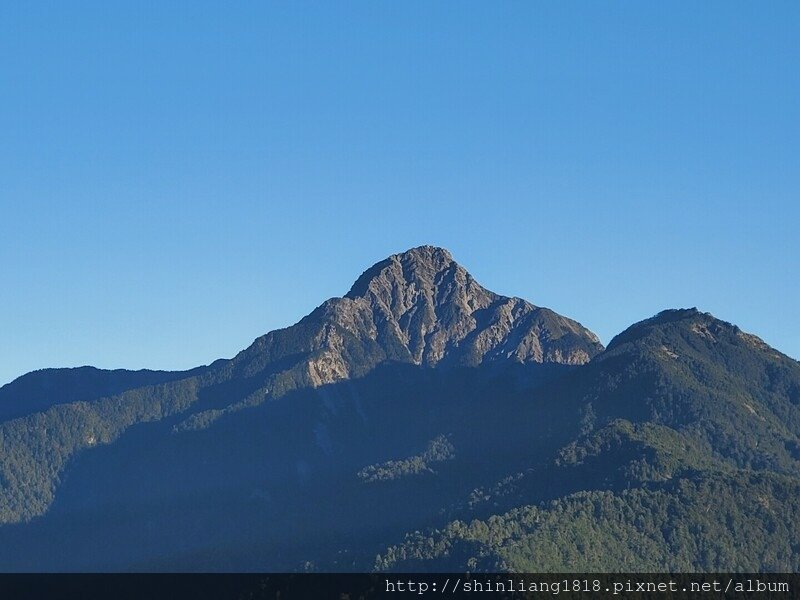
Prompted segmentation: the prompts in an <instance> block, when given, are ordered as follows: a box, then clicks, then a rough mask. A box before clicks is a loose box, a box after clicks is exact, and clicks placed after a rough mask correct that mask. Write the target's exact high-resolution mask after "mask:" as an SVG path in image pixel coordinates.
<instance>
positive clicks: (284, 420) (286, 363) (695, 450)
mask: <svg viewBox="0 0 800 600" xmlns="http://www.w3.org/2000/svg"><path fill="white" fill-rule="evenodd" d="M64 377H65V373H64V372H62V371H58V370H54V371H44V372H37V373H36V374H32V375H28V376H24V377H23V378H20V379H19V380H17V381H16V382H13V383H12V384H9V386H5V387H4V388H2V389H1V390H0V403H1V404H0V405H2V406H9V407H15V410H18V411H19V410H22V412H17V413H8V414H9V415H14V416H13V417H12V416H9V417H4V418H3V421H2V422H1V423H0V522H2V523H3V524H2V525H0V569H2V570H7V571H8V570H10V571H15V570H23V571H30V570H32V571H59V570H109V571H120V570H159V571H161V570H173V571H174V570H190V571H202V570H215V571H218V570H222V571H265V570H266V571H293V570H323V571H342V570H344V571H347V570H370V569H378V570H441V569H470V570H476V569H477V570H480V569H508V570H543V569H544V570H556V571H558V570H583V567H586V568H587V569H588V570H592V569H594V570H601V571H602V570H621V569H628V568H631V569H633V568H635V569H641V570H669V569H677V570H704V569H711V568H715V569H720V570H732V569H750V570H789V571H792V570H798V568H800V546H799V545H798V543H797V540H798V539H800V530H798V525H797V523H798V522H800V519H797V518H796V517H797V516H798V510H800V506H799V505H798V501H797V498H798V497H800V494H797V492H798V491H800V406H798V404H799V403H800V364H798V363H797V362H796V361H794V360H792V359H791V358H789V357H786V356H785V355H783V354H781V353H779V352H777V351H776V350H774V349H772V348H770V347H769V346H768V345H767V344H765V343H764V342H763V341H761V340H760V339H758V338H757V337H755V336H752V335H750V334H746V333H744V332H742V331H740V330H739V329H738V328H737V327H735V326H734V325H731V324H729V323H725V322H723V321H720V320H718V319H716V318H714V317H713V316H711V315H709V314H706V313H701V312H699V311H697V310H696V309H690V310H677V311H665V312H663V313H660V314H659V315H657V316H656V317H654V318H652V319H648V320H646V321H643V322H641V323H637V324H636V325H634V326H632V327H630V328H629V329H627V330H626V331H624V332H623V333H621V334H620V335H618V336H617V337H616V338H615V339H614V340H612V342H611V343H610V344H609V346H608V348H607V349H604V348H603V347H602V345H601V344H600V342H599V340H598V339H597V337H596V336H595V335H594V334H592V333H591V332H590V331H588V330H587V329H586V328H584V327H583V326H582V325H580V324H579V323H577V322H575V321H573V320H570V319H568V318H566V317H563V316H560V315H558V314H557V313H555V312H553V311H551V310H549V309H546V308H540V307H536V306H534V305H532V304H530V303H528V302H525V301H524V300H521V299H518V298H508V297H504V296H500V295H497V294H495V293H493V292H490V291H488V290H486V289H485V288H483V287H482V286H480V285H479V284H478V283H477V282H476V281H475V280H474V279H473V278H472V277H471V276H470V274H469V273H468V272H467V271H466V270H464V268H463V267H461V266H460V265H458V264H457V263H456V262H454V261H453V259H452V257H451V256H450V254H449V253H448V252H447V251H446V250H443V249H440V248H434V247H430V246H423V247H420V248H414V249H412V250H409V251H407V252H404V253H401V254H397V255H393V256H391V257H389V258H388V259H386V260H384V261H381V262H379V263H377V264H376V265H374V266H373V267H371V268H370V269H368V270H367V271H365V272H364V273H363V274H362V275H361V276H360V277H359V278H358V279H357V280H356V282H355V284H354V285H353V286H352V288H351V289H350V291H349V292H348V293H347V294H345V295H344V296H343V297H341V298H333V299H331V300H328V301H326V302H324V303H323V304H322V305H321V306H319V307H318V308H317V309H316V310H314V311H313V312H312V313H311V314H309V315H308V316H307V317H305V318H304V319H302V320H301V321H300V322H298V323H297V324H296V325H293V326H291V327H289V328H286V329H281V330H277V331H273V332H270V333H268V334H266V335H264V336H261V337H259V338H258V339H256V340H255V341H254V343H253V344H252V345H251V346H250V347H249V348H247V349H245V350H243V351H242V352H240V353H239V354H238V355H237V356H235V357H234V358H232V359H230V360H220V361H217V362H215V363H213V364H212V365H210V366H208V367H200V368H198V369H195V370H192V371H188V372H185V373H174V374H165V373H158V374H156V373H153V372H147V373H140V374H138V375H135V376H134V375H131V374H130V373H118V374H116V375H115V376H114V378H113V384H114V386H116V387H112V388H109V387H108V386H109V385H110V384H109V383H108V376H106V375H102V376H101V375H100V374H99V373H95V372H93V371H86V372H85V373H82V374H81V377H82V379H81V380H80V385H74V386H73V387H72V388H69V387H66V388H62V387H61V386H62V385H63V384H61V383H60V381H63V380H64ZM26 378H27V379H26ZM59 378H61V379H59ZM93 378H94V379H97V380H98V381H97V382H94V383H93V381H94V380H93ZM104 378H105V379H104ZM31 382H35V385H34V384H32V383H31ZM104 386H105V387H104ZM127 386H130V387H127ZM43 390H44V391H45V392H46V393H44V394H43V393H42V391H43ZM48 390H52V392H47V391H48ZM76 390H77V391H76ZM21 407H25V408H24V410H23V409H22V408H21ZM3 414H5V413H3ZM712 503H713V506H714V510H713V511H711V510H710V508H709V507H710V506H711V505H712ZM745 539H746V540H747V542H746V543H744V542H742V540H745ZM737 548H738V549H737Z"/></svg>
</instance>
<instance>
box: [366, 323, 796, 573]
mask: <svg viewBox="0 0 800 600" xmlns="http://www.w3.org/2000/svg"><path fill="white" fill-rule="evenodd" d="M541 393H543V394H546V395H548V396H552V397H557V398H570V399H571V400H572V401H573V402H575V406H576V409H577V413H578V414H579V415H580V418H579V421H580V423H581V430H580V433H579V434H578V435H576V436H575V439H574V440H573V441H571V442H570V443H569V444H567V445H565V446H563V447H562V448H560V449H559V450H558V451H557V452H555V453H554V456H553V457H552V460H551V462H550V463H549V464H547V465H545V466H542V467H537V468H531V469H527V470H523V471H521V472H519V473H517V474H515V475H514V476H511V477H509V478H507V479H506V480H505V481H503V482H501V483H500V484H498V485H496V486H494V487H492V488H487V489H485V490H479V491H478V492H477V493H476V494H475V496H474V498H475V499H474V501H473V505H472V507H471V511H468V512H466V513H465V514H464V515H462V516H461V518H460V519H457V520H454V521H451V522H449V523H448V524H447V525H445V526H444V527H440V528H437V529H435V530H431V531H429V532H427V533H413V534H408V535H407V536H406V539H405V540H404V542H402V543H401V544H396V545H393V546H391V547H389V548H388V549H387V550H386V551H385V552H384V553H383V555H381V556H379V558H378V559H377V561H376V565H375V566H376V568H379V569H396V570H404V569H409V570H448V569H453V570H461V569H468V568H471V569H476V568H477V569H488V570H512V571H531V570H542V569H544V570H568V569H572V570H573V571H618V570H626V571H673V572H678V571H684V572H685V571H704V570H705V571H708V570H712V571H713V570H716V571H723V570H724V571H764V570H768V571H786V572H796V571H797V570H798V568H800V519H798V516H800V364H798V362H797V361H795V360H793V359H791V358H789V357H787V356H785V355H783V354H781V353H780V352H778V351H776V350H774V349H773V348H770V347H769V346H768V345H767V344H765V343H764V342H763V341H762V340H760V339H759V338H758V337H756V336H754V335H751V334H748V333H745V332H743V331H741V330H740V329H739V328H738V327H736V326H734V325H731V324H730V323H726V322H724V321H721V320H718V319H716V318H714V317H713V316H712V315H710V314H707V313H701V312H699V311H698V310H696V309H687V310H668V311H664V312H662V313H660V314H658V315H656V316H655V317H653V318H651V319H647V320H645V321H642V322H641V323H637V324H636V325H634V326H632V327H630V328H629V329H627V330H626V331H624V332H623V333H621V334H620V335H618V336H617V337H616V338H614V339H613V340H612V341H611V343H610V344H609V346H608V348H607V349H606V351H605V352H603V353H601V354H600V355H598V356H597V357H596V358H595V359H594V360H593V361H592V362H591V363H590V364H588V365H586V366H585V367H583V368H582V369H581V370H580V371H579V372H574V373H572V374H571V375H570V376H569V377H565V378H562V379H560V380H559V381H557V382H554V383H553V384H552V385H551V386H550V388H549V389H547V390H542V391H541ZM543 484H545V485H547V486H550V487H552V486H559V485H561V486H562V489H561V495H560V497H559V498H556V499H553V500H548V501H546V502H538V503H531V500H535V499H540V498H541V494H540V490H541V487H542V485H543Z"/></svg>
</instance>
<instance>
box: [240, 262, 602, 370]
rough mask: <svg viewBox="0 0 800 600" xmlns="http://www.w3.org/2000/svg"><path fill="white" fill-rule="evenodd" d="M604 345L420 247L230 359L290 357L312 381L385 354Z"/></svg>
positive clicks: (496, 353)
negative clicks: (296, 361) (494, 288)
mask: <svg viewBox="0 0 800 600" xmlns="http://www.w3.org/2000/svg"><path fill="white" fill-rule="evenodd" d="M602 350H603V345H602V344H601V343H600V340H599V339H598V338H597V336H596V335H595V334H594V333H592V332H591V331H589V330H588V329H586V328H585V327H583V326H582V325H581V324H580V323H578V322H576V321H573V320H572V319H568V318H566V317H563V316H561V315H559V314H557V313H555V312H553V311H552V310H550V309H547V308H541V307H537V306H534V305H533V304H531V303H529V302H526V301H525V300H521V299H520V298H509V297H506V296H501V295H499V294H495V293H494V292H491V291H489V290H487V289H486V288H484V287H483V286H481V285H480V284H479V283H478V282H477V281H475V279H474V278H473V277H472V275H470V274H469V273H468V272H467V271H466V269H464V267H462V266H461V265H459V264H458V263H456V262H455V261H454V260H453V258H452V256H451V255H450V253H449V252H448V251H447V250H445V249H443V248H437V247H434V246H420V247H418V248H413V249H411V250H408V251H406V252H402V253H400V254H394V255H392V256H390V257H389V258H387V259H385V260H382V261H380V262H378V263H377V264H375V265H373V266H372V267H370V268H369V269H367V270H366V271H365V272H364V273H363V274H362V275H361V276H360V277H359V278H358V279H357V280H356V282H355V283H354V284H353V286H352V288H351V289H350V291H349V292H348V293H347V294H346V295H345V296H344V297H342V298H332V299H330V300H328V301H326V302H325V303H323V304H322V305H321V306H320V307H318V308H317V309H316V310H314V311H313V312H312V313H311V314H310V315H308V316H307V317H305V318H304V319H303V320H301V321H300V322H299V323H298V324H297V325H295V326H293V327H289V328H288V329H283V330H279V331H275V332H271V333H269V334H267V335H266V336H263V337H262V338H259V339H258V340H256V342H255V344H254V345H253V346H252V347H251V348H249V349H248V350H246V351H245V352H244V353H242V355H240V356H239V357H237V359H235V360H237V361H239V362H242V361H243V362H245V363H247V365H248V366H247V367H245V368H246V370H247V371H248V372H250V373H253V372H256V371H259V370H261V369H262V368H268V367H269V365H271V364H273V363H275V362H276V361H281V360H284V359H286V358H287V357H295V358H297V359H299V360H300V361H302V362H303V363H304V364H305V365H306V366H307V370H308V375H309V377H310V380H311V381H310V383H311V384H312V385H321V384H325V383H332V382H334V381H337V380H340V379H345V378H348V377H351V376H358V375H363V374H364V373H366V372H368V371H369V370H371V369H372V368H374V367H375V366H376V365H378V364H379V363H381V362H383V361H386V360H390V361H396V362H404V363H411V364H416V365H424V366H434V365H438V364H442V365H453V366H476V365H479V364H484V363H487V362H491V361H497V360H505V361H512V362H518V363H556V364H567V365H580V364H584V363H586V362H588V361H589V360H590V359H591V358H592V357H593V356H595V355H596V354H598V353H599V352H601V351H602Z"/></svg>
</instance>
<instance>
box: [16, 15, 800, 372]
mask: <svg viewBox="0 0 800 600" xmlns="http://www.w3.org/2000/svg"><path fill="white" fill-rule="evenodd" d="M23 4H28V6H23ZM798 39H800V4H798V3H796V2H770V3H769V4H767V5H765V4H762V3H757V2H749V3H738V2H702V3H695V2H676V3H662V2H615V3H595V2H585V3H577V2H547V3H533V2H519V3H517V2H502V3H497V2H482V3H472V2H463V1H459V2H392V3H390V2H315V3H300V2H293V3H264V2H253V3H230V2H226V3H222V2H219V3H210V2H199V1H197V2H145V1H139V2H129V3H117V2H96V3H92V2H75V3H64V2H52V3H48V2H37V3H12V2H5V3H2V4H0V90H2V92H1V93H0V208H2V213H1V214H2V219H0V266H1V267H0V268H1V269H2V271H1V272H0V278H1V280H2V285H1V286H0V331H2V342H3V343H2V345H0V383H3V382H6V381H10V380H11V379H13V378H15V377H17V376H19V375H21V374H22V373H24V372H26V371H29V370H32V369H36V368H42V367H49V366H77V365H83V364H93V365H96V366H100V367H129V368H142V367H149V368H187V367H191V366H194V365H197V364H203V363H207V362H210V361H211V360H213V359H215V358H218V357H227V356H231V355H233V354H235V353H236V352H237V351H238V350H239V349H241V348H243V347H245V346H246V345H248V344H249V343H250V342H251V341H252V339H253V338H255V337H256V336H257V335H260V334H261V333H264V332H266V331H269V330H271V329H275V328H278V327H284V326H287V325H290V324H292V323H293V322H295V321H297V320H298V319H299V318H300V317H302V316H303V315H304V314H306V313H308V312H309V311H310V310H312V309H313V308H314V307H315V306H316V305H318V304H319V303H320V302H322V301H323V300H324V299H326V298H328V297H331V296H337V295H341V294H343V293H345V292H346V291H347V289H348V288H349V286H350V284H351V283H352V281H353V280H355V278H356V277H357V276H358V275H359V274H360V273H361V271H362V270H364V269H366V268H367V267H368V266H370V265H371V264H372V263H374V262H376V261H377V260H380V259H382V258H384V257H385V256H387V255H389V254H391V253H394V252H398V251H402V250H405V249H407V248H409V247H412V246H416V245H420V244H424V243H429V244H435V245H440V246H445V247H447V248H449V249H450V250H451V251H452V253H453V254H454V256H455V258H456V259H457V260H458V261H459V262H461V263H462V264H463V265H464V266H465V267H466V268H468V269H469V270H470V271H471V272H472V273H473V275H475V277H476V278H477V279H478V280H479V281H480V282H482V283H483V284H484V285H486V286H487V287H489V288H490V289H492V290H494V291H497V292H500V293H504V294H507V295H516V296H521V297H524V298H526V299H528V300H531V301H532V302H534V303H535V304H539V305H543V306H549V307H551V308H553V309H555V310H557V311H559V312H561V313H563V314H566V315H568V316H571V317H573V318H576V319H578V320H580V321H581V322H583V323H584V324H585V325H586V326H588V327H589V328H591V329H593V330H594V331H596V332H597V333H598V334H599V335H600V336H601V338H602V339H603V341H604V342H606V343H607V342H608V341H609V340H610V339H611V337H613V335H615V334H616V333H618V332H619V331H621V330H622V329H623V328H625V327H626V326H627V325H629V324H630V323H632V322H634V321H637V320H640V319H643V318H646V317H648V316H650V315H652V314H654V313H655V312H657V311H659V310H661V309H664V308H668V307H685V306H698V307H699V308H700V309H702V310H706V311H711V312H713V313H714V314H715V315H716V316H718V317H720V318H723V319H725V320H728V321H732V322H735V323H737V324H738V325H740V326H741V327H742V328H743V329H746V330H748V331H752V332H754V333H756V334H758V335H760V336H761V337H763V338H764V339H765V340H766V341H767V342H769V343H770V344H772V345H774V346H776V347H777V348H779V349H780V350H783V351H784V352H786V353H788V354H790V355H792V356H794V357H795V358H800V319H798V318H797V307H798V306H800V282H799V280H800V278H798V264H799V263H800V260H798V259H800V236H798V234H797V225H798V220H799V219H798V217H800V208H798V199H799V198H798V195H799V192H800V147H799V146H800V143H799V142H798V140H800V116H798V106H800V76H798V73H800V44H798V43H797V40H798Z"/></svg>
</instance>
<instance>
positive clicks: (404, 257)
mask: <svg viewBox="0 0 800 600" xmlns="http://www.w3.org/2000/svg"><path fill="white" fill-rule="evenodd" d="M404 263H405V264H407V265H408V264H412V265H415V266H418V265H419V264H420V263H422V264H426V266H428V267H430V266H431V265H439V266H440V267H450V266H451V265H452V267H453V268H455V269H458V270H461V271H462V272H463V273H464V274H465V275H466V277H468V278H469V280H470V281H472V282H475V280H474V278H472V275H471V274H470V273H469V272H468V271H466V270H465V269H464V268H463V267H462V266H461V265H460V264H459V263H457V262H456V261H455V260H454V259H453V256H452V253H451V252H450V251H449V250H448V249H446V248H444V247H442V246H436V245H431V244H424V245H420V246H415V247H412V248H409V249H408V250H405V251H403V252H397V253H395V254H391V255H390V256H388V257H387V258H385V259H383V260H380V261H378V262H376V263H375V264H373V265H372V266H371V267H369V268H368V269H366V270H365V271H364V272H363V273H362V274H361V275H360V276H359V277H358V278H357V279H356V280H355V281H354V283H353V284H352V286H351V287H350V289H349V290H348V292H347V293H345V294H344V295H343V296H334V297H331V298H329V299H328V300H326V301H325V302H323V303H322V304H321V305H320V306H317V307H316V308H315V309H314V310H313V311H312V312H311V313H309V315H306V316H305V317H303V318H301V319H300V321H299V322H302V321H303V320H304V319H306V318H308V317H309V316H310V315H312V314H314V313H315V312H317V311H319V310H320V309H322V308H323V307H324V306H325V305H326V304H328V303H330V302H333V301H336V300H342V299H345V298H349V299H353V298H357V297H359V296H362V295H363V294H364V293H367V291H368V288H369V284H370V282H371V280H372V278H374V276H375V275H377V274H379V273H380V271H381V269H385V268H387V267H390V266H391V265H393V264H400V265H402V264H404ZM475 283H476V284H477V282H475ZM477 285H478V286H479V287H481V289H484V290H485V288H482V286H480V285H479V284H477ZM486 291H488V290H486ZM501 297H502V298H507V299H510V300H516V301H521V302H525V303H527V304H528V305H530V306H531V307H534V308H540V309H544V310H548V311H550V310H551V309H549V308H546V307H538V306H536V305H534V304H532V303H531V302H529V301H527V300H525V299H524V298H521V297H518V296H501ZM685 311H693V312H694V313H696V314H703V315H707V316H709V317H712V318H715V319H717V318H718V317H715V316H714V315H713V314H712V313H711V312H705V311H701V310H700V309H698V308H697V307H696V306H694V307H690V308H677V307H671V308H664V309H662V310H661V311H659V312H657V313H656V314H655V315H653V316H651V317H647V318H645V319H642V320H641V321H636V322H634V323H632V324H631V325H630V326H629V327H628V328H626V329H624V330H622V331H620V332H619V333H618V334H616V335H615V336H613V337H612V338H611V340H609V343H608V346H609V347H610V346H612V345H613V343H614V340H615V339H616V338H617V337H618V336H620V335H622V334H623V333H624V332H625V331H627V329H629V328H630V327H633V326H636V325H639V324H641V323H644V322H647V321H650V320H652V319H657V318H659V317H663V316H664V315H667V314H670V313H685ZM720 320H721V319H720ZM723 322H725V323H727V324H729V325H732V324H731V323H729V322H728V321H723ZM575 323H577V321H575ZM577 324H578V325H580V326H581V327H583V326H582V325H581V324H580V323H577ZM293 325H295V324H289V325H287V326H285V327H279V328H277V329H273V330H270V331H269V332H267V333H266V334H263V335H268V334H269V333H272V332H274V331H282V330H286V329H289V328H291V327H292V326H293ZM733 326H734V327H737V326H735V325H733ZM584 329H585V331H586V332H587V333H588V334H590V336H593V338H594V341H595V342H597V343H599V344H600V346H601V347H603V345H602V342H601V341H600V338H599V336H598V335H597V334H595V333H594V332H593V331H591V330H589V329H587V328H584ZM737 329H738V327H737ZM263 335H262V336H259V337H257V338H256V339H255V340H254V342H253V343H255V341H257V340H258V339H259V338H260V337H263ZM748 335H753V334H748ZM759 340H760V341H761V343H765V342H763V340H761V338H759ZM237 354H238V353H237ZM783 354H784V355H785V356H789V355H787V354H785V353H783ZM235 356H236V355H234V357H231V358H230V359H229V358H222V357H221V358H217V359H214V360H212V361H211V362H209V363H207V364H201V365H196V366H192V367H189V368H185V369H180V368H179V369H171V368H151V367H140V368H133V369H128V368H125V367H119V366H118V367H110V368H105V367H95V366H94V365H91V364H83V365H76V366H72V367H59V366H52V367H42V368H39V369H32V370H31V371H27V372H25V373H23V374H22V375H19V376H18V377H15V378H14V379H12V380H11V381H9V382H7V383H5V384H3V385H0V390H2V389H3V388H4V387H6V386H8V385H11V384H13V383H15V382H17V381H18V380H20V379H21V378H23V377H26V376H27V375H30V374H34V373H42V372H50V371H80V370H84V371H85V370H87V369H94V370H97V371H102V372H107V373H119V372H133V373H138V374H141V375H143V376H145V377H146V376H147V375H148V374H150V375H154V376H157V375H159V374H163V375H167V374H174V373H189V372H192V371H195V370H197V369H202V368H208V367H211V366H212V365H214V364H215V363H218V362H220V361H226V360H232V359H233V358H235ZM789 358H792V359H793V360H797V359H794V358H793V357H791V356H789Z"/></svg>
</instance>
